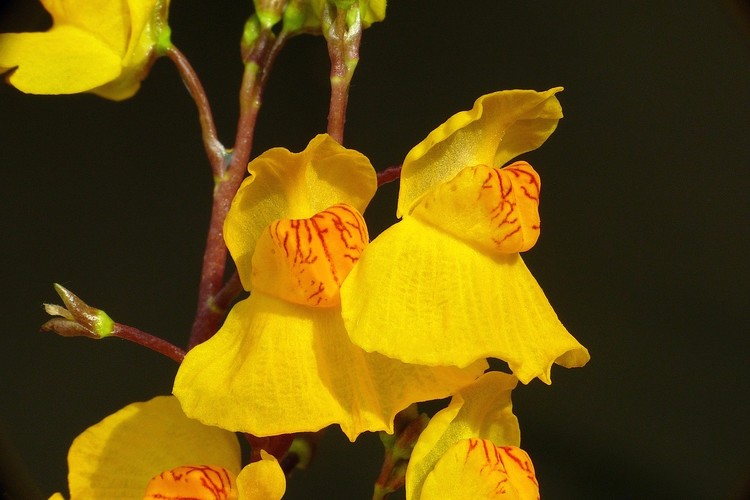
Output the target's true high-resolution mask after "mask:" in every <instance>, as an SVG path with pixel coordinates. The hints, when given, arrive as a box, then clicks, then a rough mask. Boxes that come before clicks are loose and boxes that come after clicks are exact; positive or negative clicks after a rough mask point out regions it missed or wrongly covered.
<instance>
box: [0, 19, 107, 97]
mask: <svg viewBox="0 0 750 500" xmlns="http://www.w3.org/2000/svg"><path fill="white" fill-rule="evenodd" d="M0 47H1V49H0V72H3V71H7V70H9V69H13V68H15V69H14V71H13V72H12V73H11V74H10V76H9V78H8V81H9V83H10V84H11V85H13V86H14V87H16V88H17V89H18V90H20V91H22V92H26V93H29V94H75V93H78V92H86V91H88V90H91V89H93V88H96V87H98V86H100V85H103V84H105V83H107V82H109V81H112V80H114V79H115V78H117V77H118V76H119V75H120V73H121V71H122V65H121V63H120V58H119V56H118V54H117V53H115V52H113V51H112V49H111V48H109V47H108V46H107V45H105V44H104V43H102V42H101V41H100V40H99V39H97V38H96V37H95V36H93V35H91V34H90V33H87V32H85V31H82V30H80V29H78V28H75V27H73V26H60V27H54V28H52V29H51V30H49V31H47V32H44V33H3V34H0Z"/></svg>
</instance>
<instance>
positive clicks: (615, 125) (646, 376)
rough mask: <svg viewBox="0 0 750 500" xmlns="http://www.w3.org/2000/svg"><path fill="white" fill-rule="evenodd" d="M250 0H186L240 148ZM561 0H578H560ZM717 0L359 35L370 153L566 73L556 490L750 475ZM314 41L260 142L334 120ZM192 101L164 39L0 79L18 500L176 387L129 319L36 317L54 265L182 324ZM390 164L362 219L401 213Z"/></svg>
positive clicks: (469, 17) (295, 484) (552, 492)
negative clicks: (138, 63)
mask: <svg viewBox="0 0 750 500" xmlns="http://www.w3.org/2000/svg"><path fill="white" fill-rule="evenodd" d="M250 4H251V2H250V1H249V0H246V1H232V2H229V1H225V2H202V1H198V0H180V1H175V2H173V5H172V9H171V14H170V20H171V22H170V24H171V26H172V30H173V41H174V42H175V44H176V45H177V46H178V47H180V48H181V49H182V50H183V52H185V53H186V55H187V56H188V57H189V59H190V60H191V62H192V64H193V65H194V66H195V68H196V70H197V72H198V73H199V75H200V76H201V77H202V79H203V83H204V85H205V87H206V89H207V92H208V96H209V98H210V100H211V102H212V104H213V108H214V112H215V115H216V119H217V124H218V128H219V131H220V135H221V138H222V140H223V141H224V143H225V144H226V145H229V144H231V142H232V137H233V135H234V124H235V121H236V118H237V105H236V94H237V90H238V86H239V80H240V75H241V70H242V68H241V64H240V62H239V49H238V43H237V41H238V40H239V37H240V34H241V30H242V26H243V23H244V20H245V19H246V17H247V16H248V15H249V14H250V12H251V7H250ZM0 5H1V6H2V7H1V8H0V31H30V30H42V29H46V27H47V26H48V25H49V18H48V17H47V15H46V14H45V12H44V10H43V9H42V7H41V6H40V5H39V4H37V3H36V2H35V1H30V0H23V1H20V0H12V1H7V0H6V1H5V2H4V3H0ZM572 5H574V7H572ZM743 7H744V4H743V3H739V2H738V3H730V2H724V3H722V2H715V1H709V0H660V1H645V0H636V1H632V2H595V1H584V2H575V3H574V4H573V3H570V2H557V1H553V0H542V1H538V2H525V1H518V0H516V1H510V0H503V1H480V2H466V3H464V2H448V1H444V2H443V1H437V2H436V1H431V0H394V1H392V2H391V3H390V5H389V6H388V13H387V19H386V21H385V22H383V23H378V24H376V25H374V26H373V27H372V28H370V29H368V30H367V31H366V32H365V34H364V37H363V45H362V50H361V56H362V57H361V61H360V65H359V67H358V70H357V73H356V75H355V78H354V82H353V86H352V91H351V98H350V105H349V114H348V121H347V129H346V135H345V139H346V145H347V146H348V147H352V148H355V149H358V150H359V151H361V152H363V153H365V154H366V155H368V156H369V157H370V159H371V160H372V162H373V164H374V165H375V166H376V168H378V169H383V168H385V167H388V166H391V165H395V164H399V163H400V162H401V161H402V159H403V157H404V156H405V154H406V152H407V151H408V150H409V149H410V148H411V147H412V146H413V145H414V144H416V143H417V142H418V141H420V140H421V139H422V138H423V137H424V136H425V135H426V134H427V133H428V132H429V131H431V130H432V129H433V128H434V127H435V126H437V125H438V124H440V123H442V122H443V121H444V120H445V119H446V118H448V117H449V116H450V115H452V114H453V113H455V112H457V111H460V110H464V109H468V108H470V107H471V105H472V103H473V102H474V100H475V99H476V98H477V97H479V96H480V95H482V94H484V93H488V92H491V91H495V90H500V89H511V88H532V89H537V90H544V89H547V88H549V87H553V86H557V85H563V86H564V87H565V91H564V92H563V93H562V94H560V96H559V97H560V101H561V102H562V105H563V110H564V112H565V118H564V119H563V120H562V121H561V123H560V126H559V128H558V130H557V132H556V133H555V134H554V135H553V136H552V138H551V139H550V140H549V141H548V142H547V143H546V144H545V145H544V146H543V147H542V148H541V149H539V150H538V151H536V152H533V153H531V154H528V155H524V157H523V158H524V159H526V160H528V161H530V162H531V163H532V164H533V165H534V166H535V167H536V169H537V170H538V171H539V172H540V174H541V176H542V181H543V189H542V204H541V212H542V221H543V227H544V229H543V231H542V237H541V239H540V241H539V243H538V244H537V246H536V247H535V248H534V249H533V250H531V251H530V252H528V253H527V254H526V256H525V259H526V262H527V263H528V265H529V267H530V268H531V270H532V271H533V273H534V275H535V276H536V278H537V279H538V281H539V282H540V284H541V285H542V287H543V288H544V290H545V292H546V293H547V295H548V297H549V299H550V301H551V303H552V304H553V306H554V307H555V309H556V311H557V313H558V315H559V316H560V318H561V319H562V320H563V322H564V323H565V324H566V326H567V327H568V329H569V330H570V331H571V332H572V333H573V334H574V335H575V336H576V337H577V338H578V340H579V341H580V342H582V343H583V344H584V345H586V346H587V347H588V348H589V350H590V352H591V355H592V360H591V362H590V363H589V365H588V366H586V367H585V368H582V369H575V370H565V369H563V368H559V367H557V368H555V369H554V370H553V374H552V378H553V384H552V385H551V386H545V385H544V384H542V383H540V382H538V381H535V382H533V383H531V384H529V385H528V386H524V387H520V388H519V389H517V390H516V391H515V392H514V408H515V411H516V414H517V415H518V417H519V419H520V423H521V430H522V445H523V447H524V448H525V449H527V450H528V451H529V453H530V454H531V456H532V458H533V460H534V463H535V465H536V469H537V474H538V477H539V480H540V482H541V492H542V495H543V497H544V498H565V499H567V498H578V499H588V498H591V499H594V498H623V499H626V498H684V499H722V498H748V490H749V486H750V432H749V431H748V430H749V429H750V425H749V424H750V362H749V361H748V357H749V354H750V320H749V319H748V297H749V296H750V295H749V294H748V292H749V291H750V289H749V287H748V282H749V278H750V272H749V266H748V255H749V254H750V234H749V232H748V229H747V222H748V215H750V204H749V203H748V198H749V197H748V193H750V170H749V169H750V147H749V144H750V142H749V141H748V131H750V104H749V103H748V97H749V96H750V94H749V92H750V31H748V29H747V28H748V23H747V17H745V16H746V11H745V10H743ZM327 106H328V61H327V53H326V49H325V44H324V41H323V39H322V38H317V37H310V36H307V37H299V38H295V39H293V40H291V41H290V42H289V44H288V46H287V48H285V50H284V51H283V52H282V53H281V55H280V57H279V59H278V62H277V66H276V69H275V71H274V73H273V75H272V77H271V79H270V82H269V87H268V89H267V92H266V95H265V102H264V105H263V108H262V111H261V113H260V118H259V122H258V129H257V139H256V146H255V150H254V155H257V154H259V153H260V152H262V151H263V150H265V149H267V148H269V147H273V146H284V147H287V148H289V149H292V150H294V151H299V150H300V149H302V148H303V147H304V145H305V144H306V143H307V142H308V140H309V139H310V138H311V137H312V136H313V135H314V134H316V133H319V132H322V131H324V130H325V126H326V114H327ZM199 138H200V135H199V128H198V123H197V120H196V116H195V112H194V107H193V103H192V101H191V99H190V98H189V96H188V95H187V92H186V91H185V89H184V87H183V85H182V83H181V81H180V79H179V77H178V75H177V72H176V70H175V68H174V67H173V66H172V65H171V63H170V62H169V61H167V60H160V61H158V62H157V63H156V65H155V67H154V68H153V71H152V74H151V76H150V77H149V78H148V79H147V80H146V81H145V83H144V85H143V88H142V89H141V91H140V92H139V93H138V94H137V95H136V96H135V97H134V98H132V99H130V100H128V101H125V102H122V103H113V102H108V101H105V100H103V99H100V98H97V97H95V96H91V95H78V96H65V97H46V96H25V95H23V94H21V93H19V92H18V91H16V90H15V89H13V88H11V87H9V86H7V85H2V86H0V161H1V162H2V172H3V179H2V182H0V189H1V191H0V224H2V226H0V227H1V228H2V235H3V237H2V239H3V241H4V243H3V245H2V251H3V255H2V269H3V270H2V277H3V279H2V284H3V285H2V291H1V292H0V294H1V295H0V304H2V323H1V325H2V335H0V354H1V355H2V360H3V361H2V363H1V364H0V441H2V443H1V445H2V454H3V455H2V464H1V465H2V473H1V474H0V479H1V481H2V487H3V488H4V489H5V494H6V496H8V497H9V498H21V499H25V498H35V497H36V496H39V497H42V496H43V497H46V496H48V495H49V494H51V493H52V492H54V491H67V490H66V484H67V482H66V473H67V466H66V454H67V449H68V446H69V444H70V442H71V441H72V439H73V438H74V437H75V436H76V435H78V434H79V433H80V432H81V431H83V430H84V429H85V428H86V427H88V426H90V425H92V424H94V423H96V422H98V421H99V420H100V419H101V418H103V417H104V416H106V415H108V414H110V413H112V412H113V411H115V410H117V409H119V408H121V407H122V406H124V405H126V404H128V403H130V402H133V401H142V400H146V399H150V398H151V397H153V396H155V395H157V394H167V393H169V392H170V390H171V384H172V379H173V376H174V373H175V371H176V366H175V364H174V362H172V361H170V360H168V359H166V358H163V357H161V356H160V355H158V354H155V353H153V352H151V351H148V350H146V349H144V348H141V347H139V346H136V345H132V344H129V343H127V342H124V341H119V340H108V341H103V342H92V341H89V340H87V339H82V338H77V339H64V338H61V337H57V336H56V335H54V334H50V333H40V332H39V325H41V324H42V323H43V322H44V321H45V314H44V313H43V310H42V307H41V304H42V303H43V302H57V301H58V299H57V297H56V295H55V293H54V291H53V290H52V283H53V282H59V283H61V284H63V285H64V286H66V287H68V288H69V289H71V290H73V291H74V292H75V293H76V294H78V295H80V296H81V297H82V298H84V299H85V300H87V301H88V302H89V303H91V304H92V305H95V306H98V307H101V308H102V309H104V310H106V311H107V312H108V313H109V314H110V315H111V316H112V317H113V318H114V319H115V320H117V321H120V322H123V323H127V324H130V325H133V326H136V327H138V328H141V329H143V330H146V331H149V332H152V333H154V334H157V335H159V336H162V337H164V338H167V339H169V340H171V341H173V342H175V343H178V344H184V342H185V340H184V339H186V337H187V332H188V331H189V328H190V325H191V322H192V316H193V311H194V307H195V302H196V294H197V284H198V275H199V269H200V262H201V258H202V252H203V245H204V238H205V230H206V227H207V224H208V214H209V212H208V211H209V206H210V196H211V186H212V184H211V176H210V171H209V168H208V165H207V162H206V160H205V157H204V153H203V147H202V145H201V142H200V140H199ZM396 193H397V185H395V184H393V185H388V186H385V187H384V188H383V189H381V190H380V192H379V194H378V196H377V199H376V201H375V203H374V204H373V205H371V207H370V209H369V210H368V212H367V214H366V216H367V219H368V222H369V223H370V227H371V233H372V234H373V235H374V234H377V233H378V232H380V231H381V230H382V229H384V228H385V227H387V226H388V225H389V224H391V223H392V222H393V221H394V220H395V217H394V212H395V197H396ZM381 459H382V453H381V447H380V444H379V442H378V439H377V437H376V436H373V435H366V436H363V437H361V438H360V439H359V440H358V441H357V442H356V444H354V445H352V446H349V445H348V442H347V441H346V439H345V438H344V437H342V435H341V433H340V432H338V431H334V432H329V433H328V435H327V438H326V440H325V441H324V442H323V444H322V446H321V449H320V453H319V456H318V459H317V460H316V461H315V463H314V464H313V466H312V467H311V469H309V470H308V471H305V472H299V473H297V474H296V475H295V476H294V477H293V479H292V480H291V482H290V484H289V487H288V490H287V491H288V494H287V498H306V499H317V498H320V499H324V498H334V497H335V498H369V497H370V495H371V491H372V483H373V481H374V479H375V478H376V476H377V472H378V470H379V468H380V462H381Z"/></svg>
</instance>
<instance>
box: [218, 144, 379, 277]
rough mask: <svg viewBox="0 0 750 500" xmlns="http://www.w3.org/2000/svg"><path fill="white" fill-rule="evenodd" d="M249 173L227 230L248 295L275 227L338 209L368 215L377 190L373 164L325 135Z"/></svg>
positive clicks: (263, 158) (275, 153)
mask: <svg viewBox="0 0 750 500" xmlns="http://www.w3.org/2000/svg"><path fill="white" fill-rule="evenodd" d="M248 170H249V172H250V176H249V177H248V178H247V179H245V181H244V182H243V183H242V186H240V189H239V191H238V192H237V195H236V196H235V198H234V200H233V201H232V208H231V209H230V210H229V214H228V215H227V219H226V223H225V224H224V238H225V240H226V243H227V247H228V248H229V251H230V252H231V253H232V257H233V258H234V261H235V263H236V264H237V269H238V270H239V274H240V278H241V279H242V284H243V285H244V286H245V288H246V289H248V290H249V289H250V286H251V283H250V281H251V279H250V275H251V270H252V255H253V252H254V251H255V245H256V243H257V241H258V238H259V237H260V235H261V233H262V232H263V231H265V230H266V228H268V226H269V225H270V224H271V223H272V222H273V221H275V220H278V219H306V218H309V217H312V216H313V215H314V214H316V213H318V212H320V211H322V210H325V209H326V208H328V207H330V206H331V205H335V204H337V203H346V204H347V205H350V206H352V207H354V208H355V209H357V210H358V211H359V212H360V213H362V212H364V210H365V207H366V206H367V204H368V203H369V202H370V199H371V198H372V197H373V195H374V194H375V190H376V189H377V177H376V174H375V170H374V169H373V168H372V165H371V164H370V161H369V160H368V159H367V158H366V157H365V156H364V155H362V154H361V153H358V152H357V151H354V150H352V149H346V148H344V147H343V146H341V145H340V144H338V143H337V142H336V141H335V140H333V139H332V138H331V137H330V136H328V135H325V134H321V135H318V136H316V137H315V138H313V139H312V140H311V141H310V143H309V144H308V145H307V148H305V150H304V151H303V152H301V153H291V152H289V151H288V150H286V149H284V148H274V149H270V150H268V151H266V152H265V153H263V154H262V155H260V156H259V157H257V158H256V159H254V160H253V161H251V162H250V164H249V165H248Z"/></svg>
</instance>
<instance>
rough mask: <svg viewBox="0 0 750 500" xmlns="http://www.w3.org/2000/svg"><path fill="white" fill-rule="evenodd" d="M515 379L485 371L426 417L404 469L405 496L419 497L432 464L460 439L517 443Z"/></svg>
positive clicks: (508, 443)
mask: <svg viewBox="0 0 750 500" xmlns="http://www.w3.org/2000/svg"><path fill="white" fill-rule="evenodd" d="M517 383H518V380H517V379H516V378H515V377H514V376H512V375H508V374H506V373H501V372H488V373H485V374H484V375H482V376H481V377H479V378H478V379H477V380H476V381H475V382H474V383H472V384H471V385H469V386H467V387H464V388H463V389H461V390H460V391H459V392H458V393H457V394H455V395H454V396H453V398H452V399H451V402H450V404H449V405H448V407H446V408H444V409H442V410H440V411H439V412H437V413H436V414H435V416H434V417H432V419H431V420H430V422H429V424H427V427H426V428H425V430H424V431H423V432H422V434H421V435H420V436H419V440H418V441H417V444H416V445H415V446H414V450H413V451H412V454H411V458H410V459H409V466H408V467H407V469H406V498H407V499H414V498H419V497H420V494H421V491H422V485H423V484H424V481H425V478H426V477H427V475H428V474H429V473H430V472H431V471H432V470H433V469H434V468H435V464H436V463H437V462H438V460H440V457H442V456H443V455H444V454H445V453H446V452H448V450H449V449H450V448H451V447H452V446H453V445H455V444H456V443H458V442H459V441H461V440H462V439H469V438H480V439H489V440H490V441H492V442H493V443H497V444H501V445H503V446H505V445H510V446H518V445H519V443H520V439H521V437H520V430H519V428H518V419H517V418H516V416H515V415H513V405H512V404H511V400H510V395H511V391H512V390H513V389H514V388H515V387H516V384H517Z"/></svg>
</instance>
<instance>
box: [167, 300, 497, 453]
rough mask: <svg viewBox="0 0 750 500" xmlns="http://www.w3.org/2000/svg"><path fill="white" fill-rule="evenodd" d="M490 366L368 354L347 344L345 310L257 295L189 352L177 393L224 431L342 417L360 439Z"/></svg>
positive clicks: (305, 425)
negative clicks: (455, 365) (412, 362)
mask: <svg viewBox="0 0 750 500" xmlns="http://www.w3.org/2000/svg"><path fill="white" fill-rule="evenodd" d="M485 368H486V364H485V363H484V362H479V363H475V364H474V365H472V366H470V367H468V368H467V369H464V370H460V369H457V368H450V367H436V368H428V367H424V366H415V365H408V364H404V363H401V362H400V361H397V360H393V359H390V358H387V357H385V356H382V355H380V354H368V353H366V352H364V351H362V350H361V349H360V348H358V347H357V346H355V345H354V344H352V343H351V342H350V341H349V339H348V337H347V335H346V332H345V330H344V326H343V323H342V321H341V316H340V309H339V308H338V307H328V308H317V307H308V306H302V305H297V304H292V303H289V302H286V301H283V300H280V299H276V298H274V297H270V296H267V295H265V294H263V293H254V294H253V295H251V296H250V297H249V298H248V299H246V300H244V301H241V302H239V303H238V304H236V305H235V306H234V307H233V308H232V310H231V312H230V313H229V316H228V317H227V319H226V321H225V323H224V326H222V328H221V329H220V330H219V332H218V333H217V334H216V335H214V336H213V337H212V338H211V339H209V340H208V341H206V342H204V343H203V344H200V345H198V346H197V347H195V348H193V349H192V350H191V351H190V352H188V354H187V356H186V357H185V360H184V361H183V362H182V365H181V366H180V369H179V370H178V372H177V377H176V379H175V384H174V394H175V395H176V396H177V397H178V398H179V400H180V402H181V403H182V406H183V408H184V409H185V412H186V413H187V414H188V415H190V416H192V417H194V418H197V419H199V420H201V421H203V422H206V423H210V424H211V425H219V426H221V427H222V428H225V429H232V430H236V431H243V432H249V433H251V434H254V435H256V436H269V435H277V434H290V433H294V432H306V431H317V430H319V429H322V428H323V427H326V426H328V425H330V424H334V423H337V424H339V425H340V426H341V428H342V430H343V431H344V433H345V434H346V435H347V436H348V437H349V439H350V440H352V441H353V440H354V439H355V438H356V437H357V435H359V434H360V433H362V432H364V431H379V430H386V431H389V432H392V430H393V417H394V416H395V414H396V413H398V412H399V411H400V410H402V409H404V408H406V407H407V406H408V405H410V404H411V403H414V402H416V401H425V400H429V399H437V398H442V397H445V396H447V395H449V394H452V393H453V392H455V391H456V389H458V388H460V387H462V386H465V385H466V384H468V383H470V382H471V381H472V380H473V379H475V378H476V377H477V376H479V374H481V372H482V371H483V370H484V369H485ZM404 381H408V383H404Z"/></svg>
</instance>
